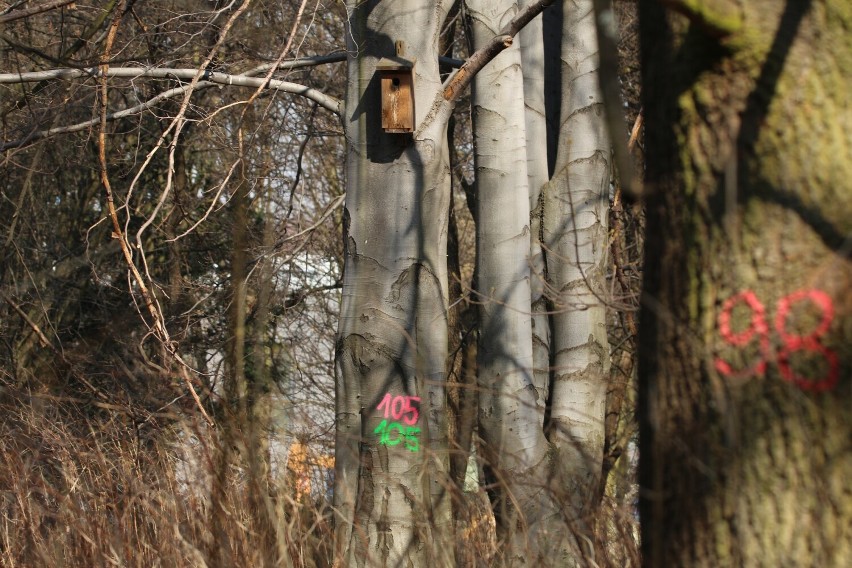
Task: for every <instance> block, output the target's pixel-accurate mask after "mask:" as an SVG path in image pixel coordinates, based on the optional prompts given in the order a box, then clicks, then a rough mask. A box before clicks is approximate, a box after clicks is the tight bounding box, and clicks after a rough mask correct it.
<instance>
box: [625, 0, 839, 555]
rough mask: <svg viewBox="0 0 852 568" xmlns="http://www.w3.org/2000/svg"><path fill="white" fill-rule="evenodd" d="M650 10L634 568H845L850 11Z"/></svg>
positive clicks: (716, 3) (795, 5)
mask: <svg viewBox="0 0 852 568" xmlns="http://www.w3.org/2000/svg"><path fill="white" fill-rule="evenodd" d="M667 4H669V5H670V6H671V7H672V8H674V10H675V11H676V12H678V14H676V15H672V14H665V13H664V12H663V9H662V8H661V7H660V6H659V5H658V3H656V2H646V3H644V6H643V8H642V13H641V34H642V51H643V56H642V58H643V67H644V79H643V83H644V84H643V97H644V99H645V100H644V107H645V112H646V113H647V118H646V124H647V125H648V127H647V130H646V151H647V154H646V156H647V178H646V184H645V188H646V190H647V191H648V193H649V195H648V209H647V214H648V218H647V226H648V228H649V232H648V236H647V242H646V251H647V256H646V263H645V288H644V297H643V310H642V316H641V330H640V361H639V369H640V371H639V375H640V376H639V380H640V413H641V466H640V468H641V474H640V475H641V485H642V490H641V491H640V495H641V504H640V508H641V510H640V514H641V517H642V527H643V528H642V532H643V534H642V544H643V549H644V553H643V554H644V561H645V563H646V564H647V565H648V566H849V565H852V490H850V485H849V479H850V473H852V452H850V451H849V441H850V440H852V421H850V420H849V401H850V394H851V393H850V390H852V382H850V377H852V349H850V345H852V296H850V294H849V290H850V285H852V261H850V248H852V247H850V235H852V200H850V198H849V196H850V190H852V181H850V180H852V134H850V133H852V113H850V108H849V92H850V90H852V75H850V73H849V62H850V61H852V35H850V33H849V30H850V29H852V9H850V4H849V2H848V1H847V0H826V1H822V2H809V1H796V2H794V1H790V2H783V1H781V0H774V1H767V2H756V3H734V2H727V1H723V0H707V1H705V2H700V3H695V2H686V1H674V2H668V3H667ZM667 16H668V17H669V19H667Z"/></svg>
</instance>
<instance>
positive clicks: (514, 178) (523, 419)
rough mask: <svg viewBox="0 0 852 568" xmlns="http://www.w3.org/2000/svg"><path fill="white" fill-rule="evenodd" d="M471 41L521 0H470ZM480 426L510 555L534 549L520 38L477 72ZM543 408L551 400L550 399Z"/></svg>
mask: <svg viewBox="0 0 852 568" xmlns="http://www.w3.org/2000/svg"><path fill="white" fill-rule="evenodd" d="M466 7H467V17H468V20H469V28H470V31H471V35H472V39H471V41H472V44H473V49H474V50H475V49H478V48H480V47H482V46H483V45H484V44H486V43H487V42H488V41H489V40H490V39H491V38H492V37H494V36H495V35H497V34H498V33H499V31H500V30H501V29H502V27H503V26H504V25H505V24H506V23H507V22H508V21H509V20H511V18H512V17H513V16H514V14H515V11H516V3H515V2H514V0H504V1H502V2H494V1H492V0H467V2H466ZM471 104H472V109H471V111H472V112H471V114H472V118H473V133H474V136H473V138H474V166H475V171H476V183H477V188H478V196H477V200H476V207H477V214H476V250H477V256H476V275H477V291H478V301H479V302H480V306H479V315H480V332H479V350H478V355H479V387H480V391H479V435H480V437H481V438H482V441H483V443H484V447H483V449H482V455H483V457H484V459H485V462H486V468H487V471H488V472H489V476H488V477H489V485H491V486H493V487H494V489H493V490H492V495H493V496H494V504H495V506H496V509H497V510H496V511H495V516H496V518H497V523H498V533H499V535H498V536H500V537H501V540H502V541H503V542H504V543H506V544H505V545H503V551H504V552H505V553H506V555H505V556H506V561H507V562H508V561H509V559H512V560H514V561H520V560H522V559H523V558H524V557H525V556H526V555H528V554H529V548H530V547H529V546H527V545H526V542H525V541H526V538H527V536H528V531H527V530H518V527H519V526H526V527H529V526H535V525H536V524H537V523H538V521H539V518H540V516H541V514H542V512H541V510H540V509H541V505H540V501H541V500H542V497H541V495H540V494H541V493H542V491H543V490H544V489H545V487H546V483H547V474H548V471H547V466H548V463H547V462H546V460H545V457H546V455H547V450H548V445H547V440H546V439H545V437H544V432H543V430H542V424H541V421H540V420H539V416H543V412H539V405H538V403H537V399H538V391H537V389H536V388H535V382H534V378H533V370H534V365H533V336H532V316H531V304H530V299H531V293H530V242H531V239H530V226H529V222H530V213H529V191H528V180H527V155H526V134H525V124H524V119H525V116H524V84H523V75H522V73H521V53H520V49H519V48H518V46H517V44H513V45H512V47H510V48H508V49H506V50H505V51H503V52H502V53H501V54H500V55H498V56H497V57H496V58H495V59H494V60H493V61H491V62H490V63H489V64H488V65H487V66H486V67H485V68H484V69H483V70H482V71H481V72H480V73H478V74H477V75H476V77H475V79H474V81H473V99H472V103H471ZM542 408H543V406H542Z"/></svg>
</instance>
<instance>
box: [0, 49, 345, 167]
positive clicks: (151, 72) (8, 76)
mask: <svg viewBox="0 0 852 568" xmlns="http://www.w3.org/2000/svg"><path fill="white" fill-rule="evenodd" d="M296 61H299V60H296ZM302 61H304V60H302ZM264 70H265V66H261V67H258V68H256V69H252V70H251V72H250V73H247V74H242V75H229V74H227V73H218V72H209V71H208V72H205V73H204V74H203V76H202V80H201V81H199V82H198V83H197V84H196V85H195V88H194V90H195V91H200V90H203V89H206V88H209V87H212V86H214V85H231V86H234V87H253V88H258V87H261V86H265V88H267V89H272V90H277V91H282V92H285V93H291V94H295V95H299V96H302V97H305V98H307V99H310V100H312V101H314V102H315V103H317V104H318V105H319V106H321V107H323V108H324V109H326V110H328V111H331V112H333V113H334V114H336V115H340V107H341V102H340V100H338V99H336V98H334V97H332V96H330V95H326V94H325V93H323V92H321V91H318V90H316V89H312V88H310V87H306V86H304V85H299V84H297V83H290V82H287V81H279V80H276V79H272V80H269V81H266V80H265V79H262V78H258V77H251V76H249V75H250V74H254V73H257V72H262V71H264ZM197 73H198V70H197V69H143V68H137V67H113V68H110V69H107V70H106V74H107V76H108V77H120V78H128V79H136V78H141V77H150V78H171V79H186V78H189V79H191V78H192V77H194V76H195V75H196V74H197ZM102 76H103V72H102V71H101V70H99V69H97V68H91V69H52V70H49V71H34V72H30V73H2V74H0V84H10V83H32V82H37V81H44V80H50V79H76V78H80V77H92V78H99V77H102ZM189 88H190V85H188V84H187V85H182V86H180V87H175V88H173V89H169V90H167V91H164V92H162V93H160V94H158V95H156V96H155V97H152V98H151V99H149V100H147V101H145V102H144V103H140V104H138V105H136V106H134V107H130V108H127V109H124V110H120V111H116V112H113V113H109V114H108V115H107V117H106V120H107V121H108V122H112V121H114V120H118V119H121V118H125V117H128V116H133V115H135V114H138V113H140V112H142V111H144V110H147V109H149V108H152V107H154V106H156V105H157V104H159V103H160V102H161V101H163V100H165V99H170V98H172V97H176V96H178V95H181V94H183V93H186V91H188V90H189ZM99 123H100V119H92V120H87V121H85V122H80V123H78V124H72V125H69V126H60V127H56V128H50V129H48V130H40V131H35V132H33V133H32V134H29V135H27V136H25V137H23V138H21V139H18V140H13V141H11V142H7V143H5V144H2V145H0V151H6V150H8V149H10V148H20V147H21V146H25V145H26V144H29V143H31V142H35V141H36V140H40V139H42V138H47V137H50V136H55V135H57V134H67V133H70V132H79V131H81V130H86V129H87V128H91V127H92V126H95V125H97V124H99Z"/></svg>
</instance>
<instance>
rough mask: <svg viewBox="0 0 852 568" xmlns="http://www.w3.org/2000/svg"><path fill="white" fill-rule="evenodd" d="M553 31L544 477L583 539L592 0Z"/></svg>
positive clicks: (594, 283) (596, 219) (596, 302)
mask: <svg viewBox="0 0 852 568" xmlns="http://www.w3.org/2000/svg"><path fill="white" fill-rule="evenodd" d="M562 34H563V38H562V111H561V123H560V129H559V147H558V150H557V155H556V168H555V172H554V175H553V178H552V179H551V180H550V182H549V183H548V185H547V186H545V188H544V190H543V194H544V195H543V198H542V199H543V206H544V217H543V235H544V243H545V245H546V247H547V248H546V258H547V277H548V286H549V290H548V291H549V294H550V296H551V303H552V309H553V315H552V316H551V321H552V329H553V333H552V338H551V357H552V361H553V368H552V370H551V387H550V400H549V409H548V410H549V422H548V425H547V428H548V439H549V440H550V442H551V443H552V444H553V446H554V449H555V450H556V451H557V452H558V457H556V458H554V460H553V474H552V475H553V481H552V483H553V487H554V491H555V492H558V495H559V498H560V500H561V504H562V509H563V511H562V514H563V515H564V518H565V520H566V521H567V522H568V523H569V524H571V525H572V526H573V528H574V530H575V531H577V532H579V533H580V534H583V535H584V536H585V537H586V538H587V539H589V541H591V536H592V535H591V532H592V525H593V523H592V522H591V518H590V517H591V515H592V513H593V510H594V507H595V505H596V504H597V487H598V484H599V480H600V475H601V467H602V462H603V442H604V414H605V408H606V390H607V388H606V387H607V377H608V376H609V366H610V364H609V342H608V340H607V333H606V304H605V299H606V296H607V295H606V285H605V284H606V269H607V251H608V246H609V245H608V239H607V232H608V218H609V214H608V211H609V188H610V178H611V171H610V170H611V165H610V139H609V134H608V132H607V128H606V121H605V120H604V105H603V100H602V96H601V92H600V84H599V68H600V63H599V57H598V41H597V35H596V32H595V22H594V11H593V2H592V1H591V0H583V1H574V2H566V3H565V6H564V13H563V32H562ZM581 540H586V539H581ZM585 544H588V543H584V545H585ZM588 553H591V551H588Z"/></svg>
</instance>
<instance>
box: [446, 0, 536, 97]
mask: <svg viewBox="0 0 852 568" xmlns="http://www.w3.org/2000/svg"><path fill="white" fill-rule="evenodd" d="M551 4H553V0H538V1H537V2H533V3H532V4H529V5H528V6H526V7H525V8H524V9H523V10H521V11H520V12H518V14H517V15H516V16H515V17H514V18H512V21H511V22H509V23H508V24H506V27H504V28H503V29H502V30H500V33H498V34H497V35H496V36H494V38H493V39H492V40H491V41H490V42H488V44H487V45H485V46H483V47H482V48H480V49H478V50H476V52H475V53H474V54H473V55H471V56H470V57H469V58H468V59H467V61H465V62H464V65H462V66H461V69H459V70H458V73H456V74H455V75H452V76H451V78H450V79H449V80H448V81H447V84H446V86H445V87H444V100H446V101H447V102H449V103H450V104H453V103H455V102H456V101H457V100H458V98H459V97H460V96H461V94H462V93H463V92H464V90H465V89H466V88H467V87H468V85H470V82H471V81H472V80H473V76H474V75H476V74H477V73H479V71H480V70H481V69H482V68H483V67H485V66H486V65H487V64H488V62H489V61H491V60H492V59H494V58H495V57H497V55H498V54H499V53H500V52H501V51H503V50H504V49H506V48H507V47H509V46H511V45H512V42H513V41H514V38H515V36H516V35H517V34H518V32H519V31H521V29H522V28H523V27H524V26H525V25H527V24H528V23H530V21H531V20H532V19H533V18H535V17H536V16H538V15H539V14H541V13H542V12H543V11H544V9H545V8H547V7H548V6H550V5H551Z"/></svg>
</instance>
